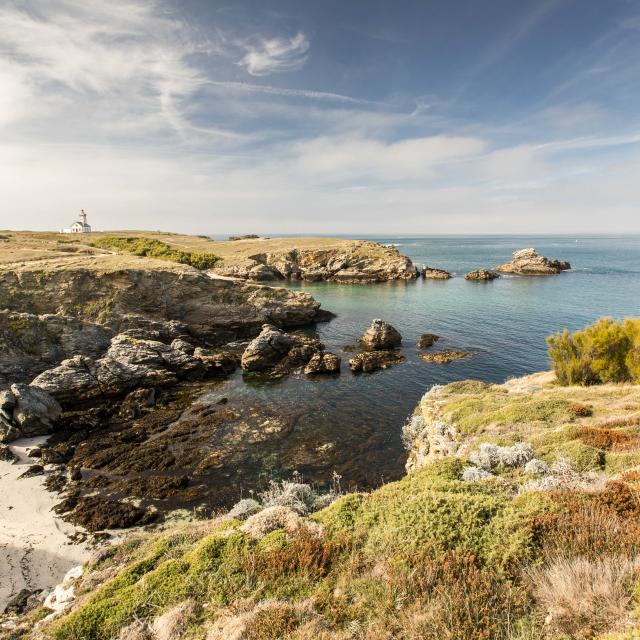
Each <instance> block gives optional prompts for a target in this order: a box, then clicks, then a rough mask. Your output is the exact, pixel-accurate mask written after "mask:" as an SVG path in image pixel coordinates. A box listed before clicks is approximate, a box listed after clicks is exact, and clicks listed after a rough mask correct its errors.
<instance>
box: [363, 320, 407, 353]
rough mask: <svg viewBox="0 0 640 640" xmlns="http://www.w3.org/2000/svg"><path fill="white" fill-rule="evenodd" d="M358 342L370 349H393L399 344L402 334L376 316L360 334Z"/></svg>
mask: <svg viewBox="0 0 640 640" xmlns="http://www.w3.org/2000/svg"><path fill="white" fill-rule="evenodd" d="M360 342H361V343H362V344H364V345H365V346H367V347H368V348H370V349H393V348H394V347H399V346H400V343H401V342H402V336H401V335H400V333H399V332H398V331H396V329H394V328H393V327H392V326H391V325H390V324H389V323H387V322H385V321H384V320H380V319H379V318H376V319H375V320H373V321H372V322H371V326H370V327H369V328H368V329H367V330H366V331H365V332H364V333H363V334H362V337H361V338H360Z"/></svg>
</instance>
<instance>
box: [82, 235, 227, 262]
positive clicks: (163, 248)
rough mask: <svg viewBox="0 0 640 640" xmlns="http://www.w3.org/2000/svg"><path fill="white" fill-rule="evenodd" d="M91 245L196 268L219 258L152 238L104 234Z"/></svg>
mask: <svg viewBox="0 0 640 640" xmlns="http://www.w3.org/2000/svg"><path fill="white" fill-rule="evenodd" d="M92 246H94V247H99V248H101V249H109V250H112V251H125V252H127V253H132V254H133V255H136V256H144V257H148V258H159V259H160V260H169V261H170V262H179V263H180V264H187V265H189V266H191V267H195V268H196V269H211V268H212V267H213V266H214V265H215V264H216V262H217V261H218V260H219V259H220V258H219V257H218V256H216V255H214V254H213V253H196V252H193V251H182V250H180V249H174V248H172V247H171V246H169V245H168V244H166V243H165V242H160V241H159V240H153V239H152V238H135V237H131V238H121V237H116V236H104V237H102V238H98V239H97V240H95V241H94V242H93V243H92Z"/></svg>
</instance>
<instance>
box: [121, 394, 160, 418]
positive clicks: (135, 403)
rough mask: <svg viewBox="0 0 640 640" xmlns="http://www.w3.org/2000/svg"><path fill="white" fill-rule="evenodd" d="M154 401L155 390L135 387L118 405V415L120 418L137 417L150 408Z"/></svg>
mask: <svg viewBox="0 0 640 640" xmlns="http://www.w3.org/2000/svg"><path fill="white" fill-rule="evenodd" d="M155 403H156V390H155V389H153V388H150V389H136V390H135V391H132V392H131V393H129V394H127V396H126V397H125V398H124V400H123V401H122V404H121V405H120V410H119V412H118V413H119V415H120V416H121V417H122V418H125V419H129V420H135V419H136V418H139V417H140V416H141V415H142V414H143V413H144V412H145V411H147V410H148V409H151V408H152V407H153V406H154V405H155Z"/></svg>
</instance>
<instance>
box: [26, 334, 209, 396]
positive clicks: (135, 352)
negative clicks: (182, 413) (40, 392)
mask: <svg viewBox="0 0 640 640" xmlns="http://www.w3.org/2000/svg"><path fill="white" fill-rule="evenodd" d="M210 358H211V356H209V355H205V356H204V357H198V355H196V354H195V353H194V355H188V354H187V353H184V351H181V350H179V349H175V348H173V347H172V346H170V345H167V344H164V343H163V342H159V341H157V340H144V339H139V338H135V337H131V336H130V335H128V334H126V333H124V334H119V335H117V336H115V337H114V338H113V339H112V340H111V345H110V347H109V349H108V350H107V352H106V353H105V354H104V356H102V357H101V358H99V359H97V360H94V359H93V358H89V357H86V356H74V357H73V358H69V359H67V360H63V361H62V362H61V363H60V365H58V366H57V367H54V368H52V369H48V370H47V371H44V372H42V373H41V374H40V375H38V376H37V377H36V378H35V379H34V380H33V382H32V383H31V385H32V387H37V388H40V389H44V390H45V391H47V392H48V393H49V394H51V395H52V396H53V397H54V398H56V399H57V400H58V401H59V402H61V403H62V404H63V405H65V406H74V405H78V404H84V403H86V402H87V401H90V400H94V399H96V398H109V397H116V396H120V395H123V394H125V393H126V392H128V391H130V390H132V389H136V388H138V387H159V386H165V385H168V384H173V383H175V382H177V381H178V380H198V379H201V378H204V377H206V376H208V375H214V374H216V373H219V372H220V371H221V367H220V366H219V364H218V363H217V361H215V362H213V363H212V362H211V360H210ZM214 360H215V359H214Z"/></svg>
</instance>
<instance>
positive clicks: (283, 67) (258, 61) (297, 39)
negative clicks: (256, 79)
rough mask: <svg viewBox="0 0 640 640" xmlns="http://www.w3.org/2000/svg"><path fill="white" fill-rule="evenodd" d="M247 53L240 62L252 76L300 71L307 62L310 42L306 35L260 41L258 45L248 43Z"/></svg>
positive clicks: (246, 46) (299, 34) (300, 34)
mask: <svg viewBox="0 0 640 640" xmlns="http://www.w3.org/2000/svg"><path fill="white" fill-rule="evenodd" d="M245 49H246V50H247V53H246V54H245V55H244V57H243V58H242V59H241V60H240V61H239V62H238V65H240V66H241V67H245V68H246V70H247V71H248V72H249V73H250V74H251V75H252V76H268V75H270V74H272V73H283V72H285V71H298V70H299V69H302V67H303V66H304V64H305V62H306V61H307V52H308V51H309V40H308V39H307V36H306V35H304V33H297V34H296V35H295V36H293V37H292V38H271V39H269V40H260V42H259V43H258V44H257V45H254V44H249V43H247V44H246V45H245Z"/></svg>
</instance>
